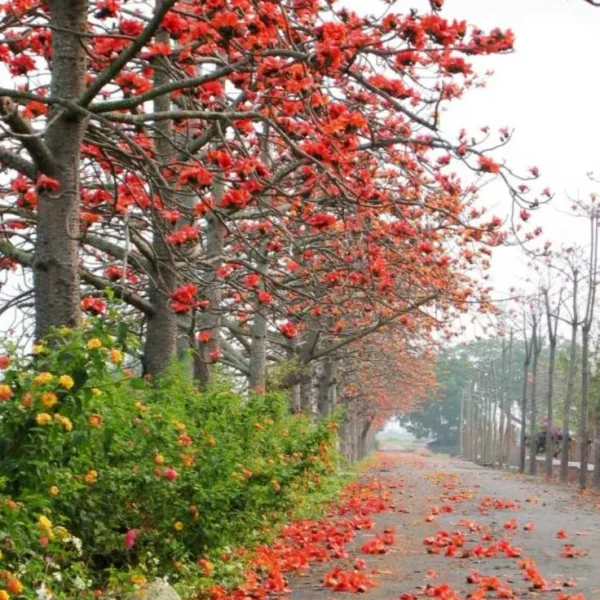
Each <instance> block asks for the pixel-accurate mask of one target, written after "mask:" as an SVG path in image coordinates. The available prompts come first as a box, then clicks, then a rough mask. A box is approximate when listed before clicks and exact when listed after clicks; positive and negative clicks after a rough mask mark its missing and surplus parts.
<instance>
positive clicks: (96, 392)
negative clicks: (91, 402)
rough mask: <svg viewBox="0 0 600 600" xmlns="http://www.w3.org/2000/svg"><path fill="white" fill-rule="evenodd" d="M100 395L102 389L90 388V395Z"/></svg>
mask: <svg viewBox="0 0 600 600" xmlns="http://www.w3.org/2000/svg"><path fill="white" fill-rule="evenodd" d="M101 395H102V390H99V389H98V388H92V396H101Z"/></svg>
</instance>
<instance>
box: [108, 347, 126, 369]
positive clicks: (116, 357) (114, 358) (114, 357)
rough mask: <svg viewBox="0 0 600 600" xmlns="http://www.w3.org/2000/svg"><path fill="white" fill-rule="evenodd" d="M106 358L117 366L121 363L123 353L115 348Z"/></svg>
mask: <svg viewBox="0 0 600 600" xmlns="http://www.w3.org/2000/svg"><path fill="white" fill-rule="evenodd" d="M108 356H109V358H110V362H111V363H112V364H113V365H119V364H121V363H122V362H123V353H122V352H121V351H120V350H118V349H117V348H113V349H112V350H111V351H110V353H109V355H108Z"/></svg>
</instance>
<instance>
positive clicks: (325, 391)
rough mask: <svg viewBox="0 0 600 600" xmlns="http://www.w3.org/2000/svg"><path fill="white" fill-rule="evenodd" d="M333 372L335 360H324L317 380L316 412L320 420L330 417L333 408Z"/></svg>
mask: <svg viewBox="0 0 600 600" xmlns="http://www.w3.org/2000/svg"><path fill="white" fill-rule="evenodd" d="M335 371H336V363H335V359H332V358H326V359H325V360H324V361H323V365H322V373H321V377H320V379H319V395H318V399H317V410H318V413H319V417H320V418H321V419H327V418H328V417H330V416H331V415H332V413H333V410H334V408H335V396H336V379H335V376H336V373H335Z"/></svg>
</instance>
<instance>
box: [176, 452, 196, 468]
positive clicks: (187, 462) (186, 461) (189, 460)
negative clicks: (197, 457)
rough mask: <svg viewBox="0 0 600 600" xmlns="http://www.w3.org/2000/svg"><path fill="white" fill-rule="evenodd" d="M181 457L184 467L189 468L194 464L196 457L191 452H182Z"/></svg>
mask: <svg viewBox="0 0 600 600" xmlns="http://www.w3.org/2000/svg"><path fill="white" fill-rule="evenodd" d="M179 458H180V459H181V462H182V463H183V466H184V467H187V468H188V469H189V468H190V467H193V466H194V457H193V456H192V455H191V454H180V455H179Z"/></svg>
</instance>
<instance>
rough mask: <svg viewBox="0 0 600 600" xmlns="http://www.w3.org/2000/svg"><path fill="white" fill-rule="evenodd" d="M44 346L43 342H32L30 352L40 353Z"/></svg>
mask: <svg viewBox="0 0 600 600" xmlns="http://www.w3.org/2000/svg"><path fill="white" fill-rule="evenodd" d="M45 349H46V348H44V344H34V346H33V348H32V349H31V352H32V353H33V354H41V353H42V352H43V351H44V350H45Z"/></svg>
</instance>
